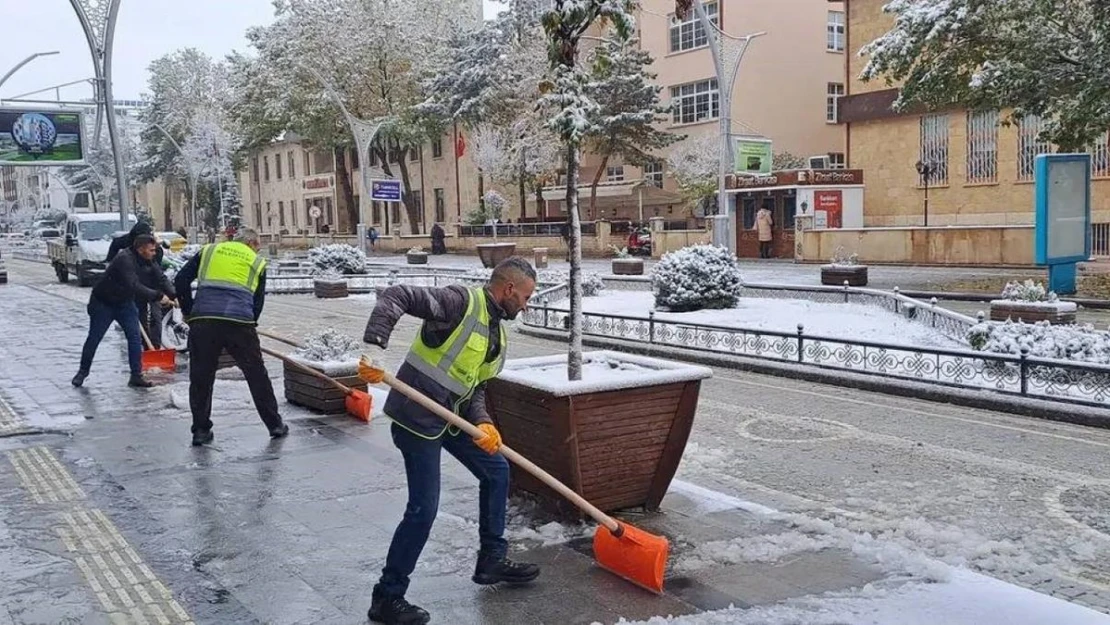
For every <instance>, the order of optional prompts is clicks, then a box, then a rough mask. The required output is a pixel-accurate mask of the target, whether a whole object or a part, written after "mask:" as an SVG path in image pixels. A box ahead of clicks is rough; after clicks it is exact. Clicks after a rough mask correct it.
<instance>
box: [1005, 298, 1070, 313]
mask: <svg viewBox="0 0 1110 625" xmlns="http://www.w3.org/2000/svg"><path fill="white" fill-rule="evenodd" d="M990 304H991V306H993V307H996V308H1006V309H1008V310H1018V311H1031V312H1055V313H1067V312H1075V311H1076V310H1078V308H1079V307H1078V306H1077V305H1076V304H1075V302H1022V301H1018V300H1011V299H992V300H991V302H990Z"/></svg>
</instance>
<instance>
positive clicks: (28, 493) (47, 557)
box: [0, 261, 1110, 623]
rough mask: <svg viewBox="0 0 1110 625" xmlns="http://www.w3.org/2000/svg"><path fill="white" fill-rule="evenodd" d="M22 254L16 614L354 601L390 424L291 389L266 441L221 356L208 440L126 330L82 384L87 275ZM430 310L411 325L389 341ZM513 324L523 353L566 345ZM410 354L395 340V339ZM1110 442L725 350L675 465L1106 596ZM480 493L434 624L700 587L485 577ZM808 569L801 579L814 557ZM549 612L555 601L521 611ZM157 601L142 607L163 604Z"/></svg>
mask: <svg viewBox="0 0 1110 625" xmlns="http://www.w3.org/2000/svg"><path fill="white" fill-rule="evenodd" d="M9 274H10V279H11V281H12V283H13V284H14V285H15V286H16V287H17V288H16V289H11V288H9V289H7V290H0V315H3V316H0V331H2V332H3V334H2V335H0V348H2V349H3V350H4V351H3V361H2V364H0V373H2V376H0V389H3V390H4V391H7V392H6V393H5V395H6V396H8V399H7V403H8V404H9V405H10V406H11V407H12V412H16V413H19V414H22V415H23V416H24V417H25V418H26V420H28V421H29V422H31V423H33V424H35V425H36V427H45V428H46V429H56V430H58V431H59V432H66V434H40V435H32V436H11V437H7V438H3V439H0V452H2V453H4V454H5V455H6V456H7V458H8V462H7V465H6V466H4V470H2V471H0V530H2V531H0V583H2V585H0V588H2V589H3V590H0V595H3V597H2V598H0V606H3V608H4V609H5V610H6V611H7V614H8V615H10V617H9V620H11V621H12V622H18V623H35V622H42V623H63V622H71V623H99V622H105V623H107V622H112V621H111V620H110V618H109V615H111V614H125V615H126V614H132V613H133V610H132V609H131V608H129V607H128V606H127V600H125V597H127V598H128V599H129V600H130V601H131V602H133V603H135V604H136V605H139V606H142V605H146V606H151V605H154V606H157V610H160V611H161V612H162V613H163V614H165V616H166V619H167V622H171V623H173V622H188V621H186V620H183V619H179V618H178V612H177V609H176V608H175V605H176V606H177V608H180V609H181V613H182V614H186V616H187V617H188V619H189V621H191V622H198V623H200V622H203V623H239V622H264V623H270V622H273V623H279V622H280V623H331V622H334V623H353V622H362V616H361V615H363V614H364V613H365V608H366V605H367V601H368V594H369V586H370V585H371V584H372V582H373V578H374V577H375V575H376V569H377V568H379V567H380V564H381V558H382V557H383V556H384V553H383V551H384V546H383V545H384V543H385V542H386V541H387V540H388V535H389V533H390V532H391V531H392V528H393V525H394V524H395V522H396V519H397V517H398V515H399V514H400V510H401V509H403V506H404V487H403V486H404V479H403V471H402V469H401V467H400V461H399V457H398V455H397V454H396V452H395V450H393V449H392V447H391V445H390V444H389V442H388V437H387V432H386V429H385V427H384V423H379V422H375V423H374V424H372V425H371V426H369V427H367V426H363V425H361V424H357V423H353V422H351V421H349V420H347V419H345V418H317V417H314V416H311V415H308V414H307V413H301V412H295V411H294V409H292V408H290V407H288V406H286V405H285V404H284V403H283V410H286V411H288V412H287V416H288V417H289V418H290V423H291V425H292V427H293V434H292V436H290V438H289V439H287V440H285V441H282V442H277V443H273V442H270V441H269V440H268V439H267V438H266V437H265V431H264V429H263V428H262V426H261V424H260V423H259V422H258V421H257V417H256V416H255V415H254V414H253V412H252V410H251V407H250V403H249V399H245V398H244V397H245V396H244V394H243V392H242V391H243V388H242V386H241V385H242V383H241V382H239V381H237V380H236V379H235V376H234V374H228V375H227V376H225V377H226V378H227V379H225V380H223V381H222V382H221V384H222V385H223V391H218V393H217V398H218V401H220V402H223V403H222V404H220V406H221V407H220V411H222V413H224V414H225V415H226V417H224V418H220V417H217V418H216V422H217V430H216V434H217V441H216V444H215V445H213V446H212V447H211V448H209V449H204V450H199V451H198V450H193V449H191V448H190V447H189V446H188V415H187V411H184V410H181V409H179V408H177V407H175V406H174V402H175V401H180V393H181V392H182V388H183V387H182V385H181V380H183V379H184V374H180V373H179V374H177V376H176V377H168V378H166V379H163V380H162V381H161V382H162V384H163V385H162V386H161V387H160V388H158V389H155V390H154V391H151V392H148V393H142V392H139V391H132V390H129V389H126V388H123V387H122V385H121V384H119V381H120V380H121V379H122V370H123V365H122V357H121V354H120V353H119V346H118V339H112V340H115V341H116V343H115V344H109V345H106V346H105V348H104V349H103V352H102V354H101V356H100V357H99V358H98V361H97V366H96V369H95V370H94V374H93V376H92V377H90V379H89V383H88V385H87V388H86V389H85V390H82V391H73V390H72V389H67V388H66V384H65V382H66V381H67V380H68V377H69V376H70V375H71V374H72V369H73V368H74V364H75V362H76V358H77V351H78V349H79V345H78V344H75V342H79V337H80V336H81V335H82V334H83V331H84V323H85V319H84V314H83V303H84V301H85V300H86V299H87V293H88V291H87V290H80V289H77V288H76V287H73V286H69V285H57V284H54V283H53V282H52V274H51V272H50V271H49V268H47V267H43V266H38V265H33V264H30V263H22V262H18V261H12V262H9ZM0 288H3V287H0ZM17 299H18V300H19V301H16V300H17ZM372 303H373V301H372V299H370V298H366V297H355V298H348V299H346V300H334V301H321V300H316V299H314V298H312V297H307V296H273V297H270V298H268V302H267V310H266V313H265V316H264V323H263V326H264V327H266V328H269V329H272V330H275V331H277V332H279V333H282V334H286V335H293V336H297V335H303V334H304V333H307V332H310V331H315V330H319V329H322V328H323V327H327V326H331V327H335V328H337V329H339V330H341V331H344V332H346V333H348V334H351V335H353V336H359V335H361V330H362V326H363V325H364V323H365V320H366V316H367V314H368V313H369V310H370V308H371V306H372ZM415 327H416V326H415V324H414V323H411V322H404V323H403V324H402V325H401V326H400V327H399V330H398V334H397V335H396V338H395V339H394V341H393V345H395V346H400V345H404V344H406V338H407V337H409V336H411V335H412V333H413V332H414V331H415ZM39 328H43V329H39ZM48 328H53V329H52V330H49V331H47V330H45V329H48ZM111 334H112V333H110V335H111ZM74 337H78V338H76V339H75V338H74ZM110 339H111V336H110ZM510 341H511V345H512V352H511V356H513V357H521V356H529V355H540V354H552V353H560V352H562V351H563V349H564V348H563V346H561V345H559V344H556V343H551V342H547V341H543V340H539V339H535V338H529V337H524V336H519V335H514V336H512V337H511V339H510ZM113 345H114V349H115V351H114V352H113ZM402 356H403V354H402V353H400V349H399V348H397V347H394V348H393V349H392V350H391V351H390V352H389V353H388V354H387V355H386V360H387V362H390V363H391V364H396V363H397V362H398V361H399V359H400V358H401V357H402ZM273 371H274V375H275V376H277V375H278V370H277V368H276V367H275V368H274V370H273ZM13 389H16V391H18V392H14V393H13V392H12V390H13ZM175 393H176V394H177V397H178V399H177V400H175ZM279 394H280V390H279ZM2 412H3V411H2V410H0V413H2ZM17 416H18V415H17ZM13 423H16V425H15V426H14V427H15V428H16V429H15V430H13V431H12V433H18V427H19V425H18V421H17V420H16V421H13ZM4 427H5V426H4V421H3V418H2V416H0V433H4ZM1108 451H1110V432H1106V431H1102V430H1094V429H1088V428H1082V427H1078V426H1071V425H1065V424H1056V423H1049V422H1043V421H1038V420H1035V419H1028V418H1019V417H1013V416H1008V415H1002V414H997V413H990V412H985V411H979V410H971V409H965V408H958V407H953V406H948V405H943V404H933V403H929V402H923V401H917V400H911V399H906V398H899V397H890V396H885V395H878V394H872V393H866V392H860V391H854V390H847V389H841V388H836V387H827V386H820V385H814V384H808V383H806V384H799V383H796V382H794V381H792V380H789V379H783V378H772V377H765V376H759V375H754V374H746V373H740V372H733V371H728V370H717V371H716V377H715V378H714V379H713V380H711V381H709V382H707V383H706V384H705V386H704V388H703V392H702V400H701V403H700V405H699V411H698V415H697V418H696V421H695V427H694V432H693V434H692V437H691V445H690V447H689V448H688V449H687V453H686V456H685V458H684V461H683V465H682V467H681V468H680V471H679V478H680V479H682V480H685V481H687V482H691V483H695V484H698V485H700V486H703V487H706V488H710V489H713V490H715V491H719V492H721V493H725V494H728V495H732V496H736V497H739V498H741V499H745V500H749V501H753V502H757V503H760V504H763V505H766V506H770V507H773V508H776V509H780V510H784V511H790V512H798V513H803V514H805V515H807V516H809V517H813V518H818V519H824V520H827V521H830V522H832V523H833V524H835V525H836V526H838V527H843V528H847V529H850V530H852V531H853V532H857V533H858V532H867V533H871V534H873V535H875V536H881V537H883V538H885V539H888V540H890V541H891V542H893V543H895V544H899V545H903V546H906V547H908V548H910V549H912V550H913V551H914V552H916V553H920V554H924V555H928V556H930V557H933V558H937V559H940V560H942V561H945V562H949V563H953V564H967V565H968V566H970V567H971V568H973V569H975V570H978V571H981V572H985V573H987V574H990V575H994V576H996V577H999V578H1001V579H1004V580H1007V581H1011V582H1015V583H1018V584H1021V585H1024V586H1027V587H1030V588H1034V589H1037V590H1039V591H1042V592H1046V593H1048V594H1052V595H1054V596H1057V597H1061V598H1064V599H1067V600H1071V601H1076V602H1078V603H1082V604H1084V605H1089V606H1092V607H1095V608H1096V609H1099V610H1101V611H1104V612H1110V564H1107V563H1108V562H1110V558H1108V557H1107V556H1110V469H1107V464H1106V462H1105V458H1106V454H1107V452H1108ZM445 466H446V465H445ZM474 490H475V489H474V488H473V485H472V484H471V482H470V481H469V479H468V476H466V475H465V474H463V473H460V472H454V473H449V474H448V475H447V477H445V496H444V512H443V513H442V514H441V515H440V519H439V521H438V522H437V526H436V530H435V532H434V533H433V543H432V544H431V545H430V546H429V550H428V552H426V553H428V554H431V555H429V557H428V558H426V560H425V561H424V562H423V563H422V564H421V568H420V569H418V573H417V574H418V578H417V581H416V582H414V587H413V591H412V593H413V594H414V595H415V596H417V597H420V598H421V601H423V602H424V603H425V604H426V605H428V606H429V607H432V608H435V610H436V614H437V617H440V618H444V619H447V620H439V621H437V622H479V623H496V622H552V623H554V622H590V621H591V620H592V619H597V620H601V621H607V622H613V621H615V620H616V618H617V617H618V616H621V615H626V616H635V617H638V618H643V617H646V616H650V615H651V614H667V613H676V614H677V613H681V612H684V611H690V610H691V609H692V608H691V605H690V604H691V603H692V604H693V605H698V604H697V602H696V601H692V600H691V601H685V600H686V599H688V598H683V597H678V598H675V597H664V598H662V599H660V600H658V601H659V603H656V604H648V605H647V606H646V607H641V608H632V607H624V603H625V602H627V603H628V604H629V605H639V603H638V602H640V601H643V597H639V596H636V595H632V596H628V595H625V594H623V593H622V591H620V590H617V589H613V588H607V589H605V590H603V591H597V590H595V591H593V592H595V594H594V595H593V596H590V597H587V598H582V596H580V595H577V594H574V595H572V594H565V593H579V592H585V591H582V590H581V589H579V588H578V587H577V586H575V585H574V583H572V582H562V583H563V584H564V585H565V588H560V587H558V586H554V585H553V586H552V587H549V588H544V589H543V590H542V592H540V593H539V594H532V595H529V594H525V593H520V592H517V591H506V592H501V593H476V592H475V591H474V589H473V588H472V587H471V586H470V585H469V582H468V581H467V578H468V576H469V568H470V567H471V566H472V560H471V557H472V549H473V545H472V543H473V539H472V536H471V534H473V531H474V528H473V525H472V524H473V520H472V519H473V517H474V515H473V508H474V507H475V502H474ZM38 500H41V501H38ZM672 501H673V500H672ZM689 531H690V532H691V533H692V534H694V533H695V532H696V530H693V529H690V530H689ZM117 537H118V539H117ZM740 539H741V540H747V539H749V538H745V537H744V536H741V537H740ZM70 547H72V549H70ZM565 552H566V550H565V549H563V550H559V549H557V548H552V549H550V550H548V551H544V550H543V549H536V550H534V551H533V552H530V553H531V555H532V556H533V557H534V558H535V559H537V560H539V561H543V562H546V563H548V564H549V566H550V567H551V568H553V569H556V570H558V567H560V566H563V563H564V562H569V561H571V559H570V558H569V556H566V555H565ZM132 556H134V557H132ZM545 558H547V559H549V560H550V562H548V560H545ZM682 558H683V554H682V553H681V551H680V553H679V554H678V556H677V559H678V560H679V563H680V564H681V561H682ZM82 562H83V563H84V565H83V566H82V564H81V563H82ZM101 563H103V566H102V565H101ZM121 563H122V564H121ZM124 571H127V572H126V573H125V572H124ZM145 571H150V572H151V576H150V577H152V578H154V579H147V578H146V573H145ZM105 572H107V573H109V574H110V575H105ZM131 577H134V580H132V579H131ZM113 578H114V579H115V580H116V582H117V584H118V587H117V586H114V585H113V584H112V582H111V580H112V579H113ZM90 579H92V580H94V581H96V582H97V585H99V587H100V590H99V591H97V590H96V587H97V585H94V584H91V583H90V582H89V580H90ZM553 584H554V582H553ZM794 585H796V586H799V587H801V588H802V589H803V590H805V589H806V581H805V578H804V576H802V575H801V574H799V578H798V580H797V581H795V582H794ZM138 588H141V589H142V590H141V591H139V590H137V589H138ZM121 589H123V590H122V591H121ZM128 589H130V590H128ZM162 589H165V590H166V591H167V592H166V593H162ZM810 590H812V588H810ZM144 593H145V595H146V597H144ZM167 595H168V596H167ZM572 596H573V599H572V598H571V597H572ZM147 597H149V599H150V601H149V602H147V601H146V600H145V599H146V598H147ZM537 597H538V598H537ZM106 602H107V604H106ZM108 604H110V605H111V608H112V609H109V607H108ZM545 605H550V606H552V607H549V608H543V606H545ZM543 609H547V610H548V612H545V614H549V615H552V616H546V617H544V618H542V619H539V618H535V617H533V620H531V621H530V620H528V618H527V617H526V616H522V615H528V614H533V615H534V614H536V613H537V612H536V611H537V610H539V611H542V610H543ZM559 610H562V612H560V611H559ZM155 613H156V611H155V610H154V609H153V608H151V609H150V610H149V611H148V612H143V613H142V614H144V615H146V616H145V618H147V619H148V620H149V622H159V621H158V619H157V618H156V617H153V616H150V615H151V614H155ZM559 615H562V616H559ZM4 616H5V613H4V611H0V623H4V622H5V621H4ZM448 617H450V618H449V619H448ZM521 618H524V619H525V620H520V619H521ZM134 622H140V621H138V619H135V620H134Z"/></svg>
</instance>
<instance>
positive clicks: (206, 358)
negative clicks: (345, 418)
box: [175, 228, 289, 446]
mask: <svg viewBox="0 0 1110 625" xmlns="http://www.w3.org/2000/svg"><path fill="white" fill-rule="evenodd" d="M261 246H262V241H261V239H259V237H258V233H257V232H256V231H254V230H253V229H251V228H241V229H240V230H239V231H238V232H237V233H236V236H235V240H234V241H225V242H223V243H214V244H209V245H206V246H204V247H203V248H202V249H201V251H200V253H199V254H197V255H196V256H194V257H193V258H191V259H190V260H189V262H187V263H185V266H184V267H182V268H181V271H179V272H178V274H177V279H176V281H175V285H176V286H177V293H178V296H179V297H180V302H181V309H182V312H184V313H185V317H186V319H187V320H188V321H189V408H190V409H191V410H192V413H193V428H192V431H193V445H194V446H200V445H205V444H207V443H211V442H212V440H213V438H215V437H214V436H213V434H212V418H211V417H212V391H213V386H214V385H215V383H216V369H217V366H218V364H219V360H220V354H221V353H222V352H224V351H225V350H226V351H227V353H228V354H230V355H231V357H232V358H234V359H235V364H236V365H238V366H239V369H240V370H242V371H243V375H244V377H246V379H247V386H248V387H249V388H250V392H251V398H252V399H253V400H254V407H255V408H256V409H257V410H258V416H259V417H261V418H262V422H263V423H265V424H266V427H267V428H268V429H269V430H270V437H271V438H281V437H283V436H285V435H286V434H288V433H289V426H287V425H285V423H284V422H283V421H282V418H281V415H280V414H279V413H278V405H277V398H276V397H275V396H274V387H273V385H272V384H271V383H270V374H269V373H268V372H267V371H266V364H265V363H264V362H263V361H262V346H261V345H260V344H259V341H258V332H257V331H256V329H255V328H256V326H257V325H258V318H259V317H260V316H261V315H262V307H263V305H264V303H265V298H266V260H265V259H264V258H262V257H261V256H259V255H258V249H259V248H260V247H261ZM194 280H196V282H197V292H196V296H195V297H194V296H193V294H192V290H191V286H190V285H191V284H192V283H193V281H194Z"/></svg>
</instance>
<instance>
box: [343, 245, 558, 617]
mask: <svg viewBox="0 0 1110 625" xmlns="http://www.w3.org/2000/svg"><path fill="white" fill-rule="evenodd" d="M535 288H536V270H535V269H533V268H532V266H531V265H529V264H528V261H526V260H524V259H522V258H519V257H514V258H509V259H507V260H505V261H503V262H502V263H500V264H499V265H498V266H497V267H496V268H494V270H493V275H492V276H491V277H490V281H489V284H488V285H486V287H485V288H479V287H473V288H467V287H464V286H458V285H453V286H448V287H442V288H420V287H413V286H408V285H399V286H391V287H389V288H387V289H385V290H384V291H382V293H381V295H379V296H378V303H377V305H376V306H375V307H374V312H373V313H372V314H371V315H370V320H369V321H368V322H367V324H366V332H365V334H364V335H363V341H365V342H366V343H370V344H372V345H377V346H378V347H381V348H382V349H385V347H386V346H387V345H388V343H389V337H390V335H391V334H392V333H393V328H394V326H395V325H396V324H397V321H398V320H399V319H400V318H401V317H402V316H403V315H406V314H408V315H412V316H414V317H417V318H420V319H423V320H424V324H423V326H422V327H421V329H420V333H419V335H417V337H416V339H415V340H414V341H413V344H412V346H411V348H410V349H409V353H408V356H406V358H405V362H404V364H402V365H401V368H400V370H399V371H398V372H397V379H399V380H401V381H403V382H405V383H407V384H409V385H410V386H412V387H414V388H416V389H417V390H419V391H421V392H422V393H424V394H425V395H427V396H428V397H430V398H431V399H432V400H433V401H435V402H437V403H438V404H440V405H441V406H444V407H446V408H448V409H450V410H453V411H455V413H456V414H458V415H460V416H462V417H463V418H465V419H466V420H468V421H470V422H471V423H473V424H475V425H476V426H477V427H478V429H479V430H481V431H482V432H483V434H484V436H482V437H481V438H478V439H471V438H470V436H468V435H466V434H465V433H462V432H459V431H458V430H456V429H454V428H449V427H448V426H447V424H446V423H444V422H443V420H442V419H440V418H439V417H438V416H436V415H435V414H434V413H432V412H431V411H429V410H428V409H426V408H424V407H423V406H421V405H419V404H417V403H416V402H414V401H412V400H410V399H408V398H407V397H405V396H404V395H402V394H400V393H398V392H397V391H390V393H389V397H388V398H387V399H386V402H385V414H386V415H387V416H388V417H389V418H390V419H392V420H393V427H392V436H393V444H394V445H395V446H396V447H397V448H398V449H399V450H400V451H401V455H402V456H403V457H404V459H405V476H406V479H407V480H408V497H409V501H408V506H406V508H405V515H404V517H403V518H402V520H401V524H400V525H399V526H398V527H397V531H396V532H395V533H394V535H393V542H392V543H391V544H390V547H389V554H388V555H387V556H386V560H385V568H384V569H383V570H382V576H381V579H380V581H379V582H378V584H377V585H376V586H375V587H374V591H373V596H372V599H371V606H370V613H369V617H370V620H371V621H374V622H378V623H386V624H388V625H423V624H424V623H427V622H428V621H429V620H430V618H431V617H430V616H429V615H428V613H427V612H426V611H425V610H423V609H422V608H419V607H417V606H415V605H412V604H410V603H409V602H408V601H406V600H405V593H406V592H407V591H408V586H409V576H411V575H412V573H413V571H414V570H415V568H416V562H417V560H418V559H419V557H420V553H421V551H423V549H424V545H425V543H426V542H427V540H428V534H429V532H430V531H431V529H432V523H433V522H434V521H435V517H436V510H437V508H438V506H439V491H440V454H441V451H447V453H449V454H451V455H452V456H454V457H455V458H457V459H458V460H459V462H460V463H462V465H463V466H465V467H466V468H467V469H468V470H469V471H470V472H471V473H473V474H474V476H475V477H476V478H478V482H479V490H478V500H479V518H478V537H479V550H478V562H477V565H476V566H475V568H474V575H473V577H471V579H472V580H473V581H474V583H476V584H481V585H493V584H498V583H502V582H505V583H510V584H521V583H527V582H531V581H533V580H535V579H536V578H537V577H539V574H540V570H539V567H537V566H536V565H534V564H525V563H520V562H513V561H512V560H510V559H509V558H508V557H506V555H507V553H508V543H507V542H506V540H505V537H504V533H505V513H506V505H507V502H508V496H509V463H508V461H507V460H505V458H504V456H501V455H499V454H497V451H498V449H499V448H500V446H501V435H500V434H499V433H498V431H497V427H496V426H495V425H494V424H493V419H491V418H490V415H489V413H488V412H487V410H486V395H485V382H486V380H489V379H492V378H493V377H495V376H496V375H497V374H498V372H500V370H501V367H502V366H503V364H504V362H505V349H506V347H507V346H506V344H505V343H506V339H507V336H508V335H507V333H506V332H505V324H506V323H507V322H508V321H511V320H512V319H515V318H516V316H517V315H518V314H519V313H520V312H521V311H523V310H524V309H525V307H526V306H527V304H528V299H529V298H530V297H531V296H532V292H533V291H534V290H535ZM359 375H360V376H366V379H370V378H372V374H371V372H369V371H364V370H362V367H360V371H359Z"/></svg>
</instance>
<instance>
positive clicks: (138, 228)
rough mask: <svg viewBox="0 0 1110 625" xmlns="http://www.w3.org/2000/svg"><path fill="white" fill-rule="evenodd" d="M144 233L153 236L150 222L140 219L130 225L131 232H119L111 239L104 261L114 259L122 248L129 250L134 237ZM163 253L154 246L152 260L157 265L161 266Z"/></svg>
mask: <svg viewBox="0 0 1110 625" xmlns="http://www.w3.org/2000/svg"><path fill="white" fill-rule="evenodd" d="M144 234H146V235H150V236H153V235H154V230H153V229H152V228H151V227H150V224H148V223H146V222H145V221H140V222H139V223H137V224H135V225H134V226H131V232H128V233H127V234H121V235H120V236H118V237H116V238H114V239H112V244H111V245H110V246H108V255H107V256H105V257H104V262H106V263H110V262H112V261H113V260H115V258H116V254H119V253H120V252H122V251H123V250H129V249H131V248H133V247H134V246H135V238H136V237H139V236H142V235H144ZM164 255H165V254H164V253H163V252H162V248H161V247H157V248H155V250H154V258H153V260H154V262H155V263H157V264H158V266H159V267H161V266H162V258H163V257H164Z"/></svg>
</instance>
